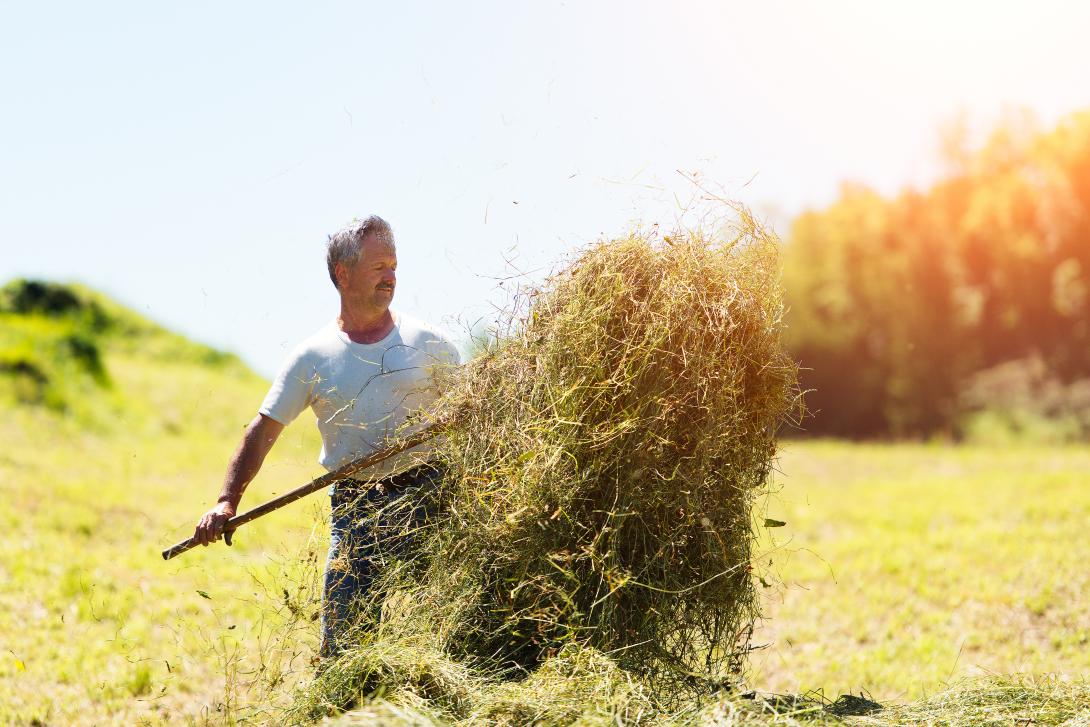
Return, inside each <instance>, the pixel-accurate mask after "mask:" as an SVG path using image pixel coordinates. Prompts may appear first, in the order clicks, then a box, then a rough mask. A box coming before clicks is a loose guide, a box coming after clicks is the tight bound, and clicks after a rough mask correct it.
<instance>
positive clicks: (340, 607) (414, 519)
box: [321, 465, 440, 656]
mask: <svg viewBox="0 0 1090 727" xmlns="http://www.w3.org/2000/svg"><path fill="white" fill-rule="evenodd" d="M439 477H440V471H439V470H438V469H436V468H435V467H432V466H430V465H423V466H420V467H416V468H414V469H411V470H408V471H406V472H402V473H401V474H398V475H394V476H392V477H388V478H386V479H384V480H381V481H379V482H377V483H376V482H355V481H353V480H344V481H342V482H338V483H337V484H336V485H335V486H334V488H333V494H332V505H333V512H332V517H331V527H330V538H329V557H328V558H327V560H326V568H325V576H324V590H323V594H322V645H321V655H322V656H333V655H336V654H338V653H340V652H341V651H343V650H344V648H345V646H346V644H343V643H339V642H340V641H341V640H342V639H343V633H344V630H345V629H346V628H347V627H349V626H351V625H352V624H353V623H354V622H355V621H356V616H357V615H358V614H359V611H360V609H362V608H371V609H374V613H375V615H376V616H377V615H378V614H377V609H378V607H379V599H377V598H375V597H374V594H371V593H370V591H371V586H372V584H373V583H374V580H375V577H376V576H377V575H378V574H379V572H380V571H381V569H382V567H383V564H384V562H385V561H386V560H388V559H391V558H398V557H403V556H404V555H405V554H406V553H407V551H408V550H409V549H410V546H411V545H412V542H413V539H414V536H415V535H416V533H417V532H418V531H419V530H420V528H421V527H423V526H424V525H426V524H427V522H428V520H429V519H430V517H431V516H432V515H433V514H434V500H433V498H432V494H433V491H434V489H435V486H436V484H437V483H438V480H439Z"/></svg>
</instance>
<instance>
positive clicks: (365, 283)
mask: <svg viewBox="0 0 1090 727" xmlns="http://www.w3.org/2000/svg"><path fill="white" fill-rule="evenodd" d="M362 247H363V252H362V254H361V255H360V259H359V262H357V263H356V264H355V265H352V266H348V265H344V264H342V263H338V265H337V283H338V288H339V289H340V291H341V295H343V296H345V297H348V298H352V299H355V300H357V301H359V302H361V303H364V304H365V305H367V307H369V308H379V309H381V310H386V309H387V308H389V307H390V301H392V300H393V299H394V288H395V287H396V285H397V275H396V271H397V254H396V253H395V252H394V250H393V248H392V247H390V246H389V245H387V244H386V243H385V242H383V241H382V240H380V239H379V238H378V236H376V235H368V236H367V237H366V238H364V241H363V246H362Z"/></svg>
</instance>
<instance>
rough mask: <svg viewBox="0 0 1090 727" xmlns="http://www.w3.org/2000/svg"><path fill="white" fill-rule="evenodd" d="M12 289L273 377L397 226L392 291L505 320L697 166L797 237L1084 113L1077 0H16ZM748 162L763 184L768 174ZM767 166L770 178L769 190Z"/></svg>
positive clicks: (8, 137)
mask: <svg viewBox="0 0 1090 727" xmlns="http://www.w3.org/2000/svg"><path fill="white" fill-rule="evenodd" d="M0 8H2V10H0V99H2V103H3V114H2V115H0V139H2V143H0V280H6V279H8V278H11V277H14V276H16V275H30V276H40V277H47V278H52V279H60V280H79V281H82V282H85V283H88V284H90V285H92V286H95V287H98V288H101V289H103V290H105V291H107V292H108V293H110V294H112V295H114V296H116V297H117V298H119V299H120V300H122V301H123V302H125V303H127V304H128V305H131V306H132V307H134V308H135V309H137V310H139V311H142V312H143V313H145V314H147V315H149V316H151V317H152V318H154V319H156V320H158V321H160V322H163V323H165V324H166V325H168V326H171V327H173V328H175V329H178V330H181V331H183V332H184V333H186V334H188V335H191V336H193V337H195V338H197V339H200V340H202V341H206V342H208V343H211V344H213V345H216V346H218V347H221V348H225V349H229V350H232V351H235V352H238V353H240V354H241V355H242V356H243V357H244V358H245V360H246V361H248V362H249V363H250V364H251V365H253V366H254V367H255V368H256V369H257V370H258V371H260V372H262V373H264V374H266V375H268V374H271V373H272V372H273V371H274V370H275V369H276V368H277V366H278V365H279V362H280V359H281V357H282V356H283V354H284V353H285V351H286V350H287V349H288V348H289V347H290V346H292V345H293V344H294V343H295V342H296V341H298V340H299V339H301V338H303V337H304V336H306V335H307V334H308V333H310V332H311V331H312V330H314V329H315V328H317V327H318V326H320V325H321V324H322V323H324V322H325V321H326V320H328V319H329V318H331V317H332V316H333V315H334V314H335V312H336V295H335V292H334V290H333V287H332V285H331V284H330V282H329V280H328V278H327V277H326V273H325V269H324V261H323V244H324V241H325V238H326V235H327V233H329V232H332V231H333V230H335V229H336V228H338V227H339V226H341V225H342V224H343V223H345V222H347V221H349V220H351V219H352V218H353V217H357V216H365V215H367V214H370V213H378V214H381V215H382V216H384V217H385V218H386V219H388V220H389V221H390V222H391V224H392V225H393V226H394V229H395V232H396V234H397V238H398V253H399V258H400V276H399V288H398V293H397V297H396V299H395V307H400V308H401V309H403V310H405V311H408V312H411V313H414V314H417V315H420V316H422V317H425V318H428V319H432V320H435V321H437V322H441V323H445V324H446V326H447V327H448V329H451V330H452V331H453V332H455V333H458V332H459V331H458V330H457V329H458V327H459V324H458V323H457V322H456V321H458V320H460V321H472V320H475V319H476V318H478V317H480V316H482V315H487V314H488V312H489V305H488V301H489V300H495V299H497V296H498V295H500V294H499V293H497V291H496V289H495V280H494V279H493V276H496V275H503V274H505V270H506V263H505V260H512V261H514V262H515V264H516V265H517V266H518V267H521V268H524V269H537V268H539V267H541V266H545V265H548V264H549V263H551V262H553V261H556V260H558V259H560V258H561V257H562V256H563V255H564V254H565V253H566V252H568V251H570V250H572V249H573V248H575V247H577V246H580V245H582V244H585V243H586V242H589V241H592V240H594V239H596V238H597V237H598V236H600V235H602V234H616V233H619V232H622V231H623V230H624V229H626V228H628V227H629V226H630V225H632V224H633V223H635V222H637V221H642V222H644V223H646V224H650V223H653V222H664V223H667V224H668V223H669V222H670V221H671V220H672V219H673V218H674V216H675V215H676V209H677V206H676V201H675V195H676V196H677V198H679V199H682V200H686V199H689V198H691V197H692V195H693V191H694V190H693V188H692V187H691V185H689V184H688V183H687V182H686V181H685V180H684V179H683V178H682V177H681V176H680V175H678V174H677V173H676V172H675V170H677V169H683V170H689V171H700V172H701V173H702V174H703V175H704V177H705V178H707V179H708V180H710V181H711V182H712V183H714V184H716V185H718V186H719V187H720V188H722V189H723V190H725V191H726V192H727V193H728V194H729V195H731V196H733V197H735V198H737V199H739V200H741V201H743V202H745V203H747V204H749V205H751V206H753V207H754V208H755V209H757V210H758V211H759V212H761V213H762V214H765V215H767V216H768V218H769V220H770V221H772V222H773V223H774V224H776V226H777V227H778V228H780V230H781V231H784V229H783V228H784V226H785V223H786V221H788V220H789V219H790V218H791V216H792V215H794V214H795V213H797V212H798V211H799V210H801V209H803V208H805V207H807V206H813V205H820V204H823V203H826V202H828V201H829V200H830V199H832V197H833V196H834V195H835V193H836V190H837V187H838V185H839V183H840V182H841V181H843V180H846V179H851V180H857V181H863V182H867V183H870V184H872V185H874V186H877V187H878V188H880V189H882V190H885V191H893V190H896V189H897V188H899V187H900V186H901V185H903V184H907V183H920V182H923V181H926V180H927V179H929V178H931V177H933V176H934V175H935V174H936V172H937V169H938V166H937V163H936V152H935V150H936V148H937V138H938V127H939V125H940V124H941V123H943V122H944V121H948V120H950V119H951V118H953V117H954V116H955V115H956V114H958V113H960V112H967V113H968V114H969V118H970V119H971V120H973V121H974V122H975V123H977V124H978V125H980V126H982V127H983V126H986V125H987V124H988V123H989V122H990V121H993V120H994V119H995V118H997V117H998V115H999V114H1000V113H1001V112H1002V110H1003V109H1004V108H1007V107H1011V106H1024V107H1027V108H1030V109H1033V110H1034V111H1035V112H1036V113H1037V114H1038V115H1039V117H1040V118H1041V120H1042V122H1044V123H1051V122H1052V121H1054V120H1055V119H1056V118H1058V117H1059V116H1061V115H1062V114H1064V113H1067V112H1069V111H1071V110H1074V109H1077V108H1082V107H1087V106H1090V83H1088V82H1087V77H1088V76H1087V69H1090V45H1088V44H1087V43H1086V42H1085V30H1086V28H1088V27H1090V4H1088V3H1081V2H1075V1H1071V2H1058V1H1056V2H1048V1H1042V0H1037V1H1035V2H1028V1H1027V2H984V1H983V0H981V1H979V2H971V1H963V2H957V1H956V0H945V1H944V2H938V1H933V2H932V1H925V0H914V1H912V2H874V1H873V0H860V1H858V2H846V1H837V2H833V1H825V2H808V1H805V0H799V1H797V2H788V1H787V0H780V1H774V2H767V1H765V2H746V3H741V2H738V3H735V2H718V3H717V2H685V1H678V2H669V3H667V2H661V3H650V2H567V3H546V2H536V3H511V2H480V3H476V2H470V3H447V2H443V3H440V2H435V3H414V2H398V3H363V2H358V3H308V4H303V3H291V4H288V3H275V2H260V3H257V2H254V3H241V2H239V3H225V2H218V3H185V4H181V3H170V4H168V3H154V2H132V3H120V2H103V3H75V2H72V3H50V2H35V3H18V4H16V3H7V2H0ZM750 180H752V181H750ZM747 182H748V184H747Z"/></svg>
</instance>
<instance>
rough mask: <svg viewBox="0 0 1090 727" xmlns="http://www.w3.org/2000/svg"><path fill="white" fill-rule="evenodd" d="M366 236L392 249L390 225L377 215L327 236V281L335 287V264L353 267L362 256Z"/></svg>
mask: <svg viewBox="0 0 1090 727" xmlns="http://www.w3.org/2000/svg"><path fill="white" fill-rule="evenodd" d="M368 235H375V236H376V237H377V238H378V239H379V241H380V242H382V243H384V244H385V245H388V246H389V247H390V249H391V250H394V249H396V248H395V247H394V231H393V230H392V229H391V228H390V223H389V222H387V221H386V220H384V219H382V218H381V217H379V216H378V215H371V216H370V217H368V218H367V219H366V220H362V221H360V220H356V221H355V222H353V223H352V224H350V225H348V226H347V227H344V228H341V229H340V230H337V231H336V232H334V233H333V234H332V235H330V236H329V242H327V243H326V248H325V264H326V267H328V268H329V279H330V280H332V281H333V286H334V287H336V286H337V274H336V269H337V263H344V264H345V265H349V266H351V265H355V264H356V263H358V262H359V261H360V257H361V256H362V255H363V241H364V240H365V239H366V238H367V236H368Z"/></svg>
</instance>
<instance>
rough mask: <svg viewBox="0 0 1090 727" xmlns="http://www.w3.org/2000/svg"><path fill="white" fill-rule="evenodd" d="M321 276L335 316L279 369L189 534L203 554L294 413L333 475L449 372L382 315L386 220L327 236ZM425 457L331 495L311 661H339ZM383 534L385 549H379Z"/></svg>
mask: <svg viewBox="0 0 1090 727" xmlns="http://www.w3.org/2000/svg"><path fill="white" fill-rule="evenodd" d="M326 265H327V266H328V268H329V277H330V278H331V279H332V280H333V284H334V285H335V286H336V287H337V292H338V293H339V294H340V299H341V310H340V315H339V316H338V317H337V319H336V320H335V321H330V322H329V323H328V324H327V325H326V326H325V327H323V328H322V329H321V330H319V331H318V332H317V333H315V334H314V335H312V336H311V337H310V338H308V339H307V340H305V341H303V343H302V344H300V345H299V346H298V347H297V348H296V349H295V350H294V351H293V352H292V353H291V355H289V356H288V358H287V361H286V362H285V363H284V365H283V367H282V368H281V369H280V372H279V373H278V374H277V376H276V379H275V380H274V381H273V384H272V387H271V388H270V389H269V393H268V395H267V396H266V397H265V401H264V402H263V403H262V405H261V408H260V409H259V410H258V414H257V416H255V417H254V419H253V421H251V422H250V424H249V426H248V427H247V428H246V431H245V433H244V434H243V436H242V442H241V443H240V444H239V446H238V449H237V450H236V451H235V454H234V456H233V457H232V458H231V462H230V464H229V465H228V467H227V475H226V477H225V478H224V482H223V489H222V490H221V491H220V496H219V499H218V500H217V501H216V505H215V507H213V508H212V509H211V510H209V511H208V512H207V513H205V514H204V516H203V517H201V519H200V521H199V522H198V523H197V528H196V531H195V532H194V537H195V538H196V540H197V541H198V542H199V543H201V544H202V545H208V544H209V543H212V542H214V541H216V540H218V539H219V538H220V537H221V536H222V535H223V527H224V523H226V522H227V520H228V519H230V518H231V517H234V515H235V513H236V512H237V510H238V505H239V501H240V500H241V499H242V493H243V492H244V491H245V489H246V486H247V485H248V484H249V483H250V481H251V480H252V479H253V478H254V477H255V476H256V475H257V473H258V470H259V469H261V463H262V462H263V461H264V460H265V455H267V454H268V453H269V450H270V449H271V448H272V446H273V443H274V442H276V439H277V437H278V436H279V435H280V433H281V432H282V431H283V430H284V427H285V426H287V425H288V424H290V423H291V422H292V421H293V420H294V419H295V418H296V417H297V416H298V415H299V414H300V413H302V411H303V409H305V408H307V407H310V409H311V411H313V412H314V414H315V415H316V416H317V424H318V431H319V432H320V433H321V437H322V453H321V457H320V459H319V461H320V462H321V464H322V465H323V466H324V467H325V468H326V469H328V470H335V469H337V468H339V467H341V466H342V465H344V464H347V463H348V462H350V461H352V460H354V459H358V458H360V457H364V456H366V455H368V454H371V453H372V452H375V451H377V450H379V449H382V448H383V447H384V446H386V444H387V440H388V439H390V438H391V437H399V436H403V435H404V434H406V429H407V427H406V426H403V425H406V424H407V422H408V425H409V426H413V425H414V423H413V422H412V421H410V418H411V417H413V416H414V414H419V412H420V411H421V410H422V408H424V407H427V406H428V405H429V404H430V403H431V402H433V401H434V400H435V399H436V398H437V397H438V395H439V392H438V390H437V385H436V382H435V380H434V374H435V373H436V372H437V370H438V369H439V368H440V367H443V366H451V365H456V364H457V363H458V351H457V349H456V348H455V347H454V345H453V344H452V343H451V342H450V341H449V340H448V339H447V338H445V337H444V336H443V334H442V333H440V332H439V331H437V330H436V329H435V328H432V327H431V326H429V325H427V324H425V323H423V322H421V321H418V320H414V319H412V318H410V317H409V316H406V315H404V314H401V313H398V312H396V311H394V310H391V309H390V302H391V301H392V300H393V297H394V288H395V285H396V270H397V253H396V250H395V248H394V236H393V232H392V230H391V229H390V225H389V224H387V223H386V221H385V220H383V219H382V218H380V217H368V218H367V219H366V220H364V221H363V222H356V223H353V224H351V225H349V226H348V227H345V228H344V229H342V230H340V231H339V232H337V233H336V234H334V235H331V236H330V238H329V243H328V245H327V248H326ZM410 433H411V432H410ZM430 454H431V449H430V448H429V446H428V445H427V444H424V445H420V446H418V447H416V448H414V449H411V450H409V451H407V452H405V453H403V454H402V455H399V456H398V457H395V458H392V459H391V460H387V461H386V462H383V463H382V464H381V465H378V466H376V469H375V470H372V471H371V472H370V473H369V474H370V476H371V479H370V481H367V482H360V481H355V480H345V481H341V482H338V483H337V484H335V485H334V486H333V487H332V488H331V497H332V505H333V512H332V518H331V519H332V522H331V533H330V545H329V557H328V560H327V562H326V569H325V577H324V589H323V603H322V646H321V654H322V656H331V655H334V654H336V653H338V651H340V650H341V649H343V646H344V644H338V637H341V636H343V632H344V629H345V627H346V626H347V625H348V624H349V623H350V621H351V619H350V611H351V610H352V608H353V604H354V602H355V601H356V600H357V599H363V598H365V597H366V596H367V591H368V589H369V588H370V586H371V582H372V580H373V578H374V577H375V575H376V573H375V570H376V567H377V560H378V559H379V558H381V557H382V556H383V555H385V554H388V553H390V552H391V551H393V552H396V550H397V547H398V546H399V545H404V543H405V542H406V541H405V539H406V537H407V534H409V533H411V532H412V531H413V530H415V529H416V528H417V527H418V526H419V525H420V522H421V521H422V520H423V518H424V517H425V515H426V512H425V511H426V507H425V506H424V504H423V500H424V499H426V498H424V497H423V496H424V495H425V494H426V493H427V491H428V490H429V489H430V488H431V486H432V485H433V484H434V481H435V478H436V477H437V475H438V471H437V470H436V468H435V467H434V466H433V465H431V464H429V463H428V460H429V458H430ZM380 468H381V469H380ZM376 470H377V471H376ZM376 480H377V481H376ZM365 506H366V507H365ZM364 513H370V515H365V514H364ZM376 513H377V514H376ZM384 533H389V534H391V541H390V542H388V543H383V547H382V548H379V547H378V546H379V544H380V540H382V539H383V534H384ZM390 545H392V548H391V547H387V546H390Z"/></svg>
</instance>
